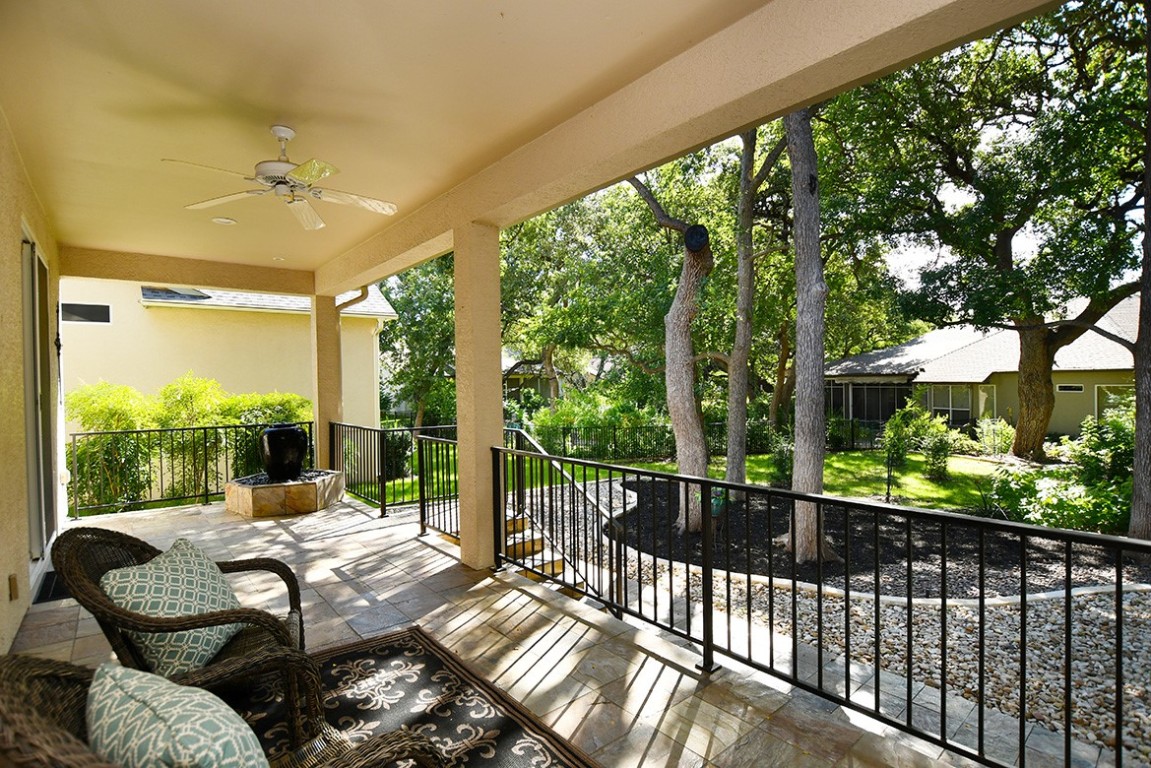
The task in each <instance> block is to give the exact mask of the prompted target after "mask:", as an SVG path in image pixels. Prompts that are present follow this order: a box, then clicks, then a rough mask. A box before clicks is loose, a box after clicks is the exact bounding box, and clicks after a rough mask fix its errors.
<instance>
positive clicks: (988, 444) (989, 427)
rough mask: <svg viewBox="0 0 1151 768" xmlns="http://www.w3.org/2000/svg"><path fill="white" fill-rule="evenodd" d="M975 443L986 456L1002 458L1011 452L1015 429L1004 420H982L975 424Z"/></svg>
mask: <svg viewBox="0 0 1151 768" xmlns="http://www.w3.org/2000/svg"><path fill="white" fill-rule="evenodd" d="M975 441H976V442H977V443H978V444H979V452H980V453H982V454H983V455H984V456H1002V455H1003V454H1006V453H1010V452H1011V446H1012V444H1014V442H1015V427H1013V426H1011V425H1010V424H1008V423H1007V422H1006V421H1004V420H1003V419H980V420H979V421H978V422H976V424H975Z"/></svg>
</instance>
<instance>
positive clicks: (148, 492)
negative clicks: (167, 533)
mask: <svg viewBox="0 0 1151 768" xmlns="http://www.w3.org/2000/svg"><path fill="white" fill-rule="evenodd" d="M269 426H272V425H271V424H228V425H215V426H208V427H182V428H176V429H132V430H120V431H114V432H76V433H73V434H72V435H71V436H70V439H69V443H68V447H67V462H68V466H69V468H70V471H71V478H70V479H69V482H68V498H69V509H70V511H71V514H72V516H74V517H80V516H82V515H86V514H101V513H109V512H124V511H129V510H137V509H147V508H149V507H160V506H171V505H172V504H180V503H188V502H194V501H203V502H204V503H207V502H208V501H210V500H212V499H213V498H217V497H219V496H221V495H222V494H223V492H224V485H225V484H226V483H227V482H228V481H229V480H232V479H233V478H236V477H244V476H246V475H252V474H255V473H257V472H260V471H261V470H262V469H263V463H262V460H261V458H260V433H261V432H263V431H264V430H265V429H266V428H267V427H269ZM296 426H299V427H302V428H303V429H304V430H305V431H306V432H307V433H308V444H309V450H308V460H307V462H306V465H305V466H306V467H307V468H312V467H313V466H314V465H315V450H314V443H313V442H312V422H310V421H308V422H299V423H298V424H297V425H296Z"/></svg>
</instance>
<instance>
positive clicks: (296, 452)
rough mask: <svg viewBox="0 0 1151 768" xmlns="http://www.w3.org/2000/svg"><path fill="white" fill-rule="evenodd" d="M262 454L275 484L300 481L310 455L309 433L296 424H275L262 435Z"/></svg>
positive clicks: (270, 477) (265, 467)
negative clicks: (305, 459) (302, 469)
mask: <svg viewBox="0 0 1151 768" xmlns="http://www.w3.org/2000/svg"><path fill="white" fill-rule="evenodd" d="M260 453H261V455H262V457H263V459H264V471H265V472H267V473H268V479H269V480H271V481H272V482H273V483H284V482H287V481H289V480H298V479H299V478H300V470H301V468H302V467H303V466H304V458H305V457H306V456H307V455H308V433H307V432H305V431H304V430H303V429H301V428H300V427H297V426H296V425H294V424H273V425H272V426H270V427H268V428H267V429H265V430H264V431H263V432H262V433H260Z"/></svg>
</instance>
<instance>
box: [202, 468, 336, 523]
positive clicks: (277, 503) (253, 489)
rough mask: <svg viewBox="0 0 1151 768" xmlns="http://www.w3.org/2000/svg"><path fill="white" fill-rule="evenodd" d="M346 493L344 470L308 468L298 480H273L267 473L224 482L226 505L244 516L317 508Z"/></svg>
mask: <svg viewBox="0 0 1151 768" xmlns="http://www.w3.org/2000/svg"><path fill="white" fill-rule="evenodd" d="M343 495H344V473H343V472H336V471H334V470H330V469H309V470H306V471H304V473H303V474H301V475H300V479H298V480H289V481H287V482H283V483H273V482H271V481H270V480H268V476H267V475H266V474H264V473H262V472H261V473H260V474H258V475H248V476H247V477H238V478H236V479H235V480H232V481H230V482H228V483H227V484H225V485H224V508H225V509H226V510H228V511H229V512H235V513H236V514H238V515H243V516H244V517H277V516H279V515H302V514H306V513H308V512H317V511H319V510H321V509H325V508H326V507H329V506H331V505H332V504H335V503H336V502H337V501H339V500H340V499H341V498H342V497H343Z"/></svg>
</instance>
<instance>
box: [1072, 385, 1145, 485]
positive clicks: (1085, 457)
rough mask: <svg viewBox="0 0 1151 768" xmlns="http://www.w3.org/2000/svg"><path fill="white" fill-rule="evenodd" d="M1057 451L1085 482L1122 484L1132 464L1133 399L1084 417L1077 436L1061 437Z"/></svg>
mask: <svg viewBox="0 0 1151 768" xmlns="http://www.w3.org/2000/svg"><path fill="white" fill-rule="evenodd" d="M1059 452H1060V453H1062V454H1063V456H1064V458H1065V459H1066V460H1067V461H1069V462H1071V463H1072V464H1074V465H1076V466H1077V467H1078V468H1079V470H1078V475H1079V478H1080V480H1082V482H1084V483H1085V484H1087V485H1092V486H1095V485H1105V484H1113V483H1122V482H1124V481H1125V480H1127V479H1128V478H1130V477H1131V471H1132V467H1134V465H1135V400H1134V398H1128V399H1127V402H1126V403H1125V404H1123V405H1121V406H1119V407H1116V408H1111V409H1109V410H1107V411H1104V413H1103V416H1102V417H1101V418H1099V419H1096V418H1095V417H1094V416H1088V417H1087V418H1086V419H1084V420H1083V425H1082V428H1081V431H1080V435H1079V437H1078V438H1077V439H1075V440H1070V439H1068V438H1066V437H1064V438H1063V439H1062V441H1061V445H1060V451H1059Z"/></svg>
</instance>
